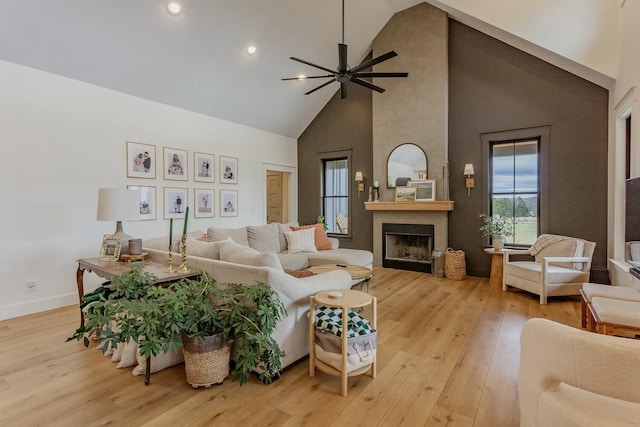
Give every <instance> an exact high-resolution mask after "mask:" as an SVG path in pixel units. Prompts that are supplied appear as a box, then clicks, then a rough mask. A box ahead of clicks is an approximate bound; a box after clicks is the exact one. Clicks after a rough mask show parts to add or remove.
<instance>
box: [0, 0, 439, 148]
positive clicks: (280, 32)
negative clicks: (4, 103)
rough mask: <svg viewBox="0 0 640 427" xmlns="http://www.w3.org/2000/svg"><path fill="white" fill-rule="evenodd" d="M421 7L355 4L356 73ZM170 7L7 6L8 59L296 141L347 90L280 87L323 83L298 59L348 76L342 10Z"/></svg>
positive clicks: (351, 10) (396, 1)
mask: <svg viewBox="0 0 640 427" xmlns="http://www.w3.org/2000/svg"><path fill="white" fill-rule="evenodd" d="M417 3H420V1H419V0H346V1H345V14H346V23H345V26H346V32H345V42H346V44H347V45H348V46H349V55H348V62H349V64H350V65H351V66H354V65H357V64H358V63H360V62H361V61H362V59H363V58H364V57H365V56H366V55H367V53H368V52H369V50H370V49H371V42H372V40H373V39H374V37H375V36H376V34H378V32H379V31H380V30H381V29H382V28H383V27H384V25H385V23H386V22H387V21H388V20H389V18H390V17H391V16H392V15H393V14H394V13H395V12H398V11H400V10H404V9H406V8H407V7H410V6H413V5H415V4H417ZM431 3H437V2H434V1H432V2H431ZM165 4H166V3H165V0H134V1H131V0H110V1H100V0H64V1H56V2H53V1H50V0H4V1H3V2H2V8H3V9H2V13H0V60H5V61H10V62H15V63H18V64H22V65H25V66H28V67H32V68H36V69H40V70H44V71H47V72H51V73H55V74H59V75H62V76H66V77H69V78H72V79H76V80H80V81H84V82H88V83H91V84H95V85H98V86H102V87H106V88H109V89H113V90H116V91H120V92H123V93H127V94H131V95H134V96H138V97H141V98H145V99H149V100H153V101H157V102H161V103H164V104H169V105H173V106H176V107H180V108H183V109H186V110H190V111H194V112H198V113H201V114H205V115H209V116H213V117H217V118H220V119H224V120H228V121H232V122H236V123H240V124H243V125H247V126H251V127H254V128H258V129H262V130H266V131H270V132H274V133H277V134H281V135H285V136H289V137H293V138H297V137H298V136H299V135H300V134H301V133H302V131H303V130H304V129H305V128H306V126H307V125H308V124H309V123H310V122H311V120H312V119H313V118H314V117H315V116H316V115H317V113H318V112H319V111H320V110H321V109H322V107H323V106H324V105H325V104H326V102H327V101H328V100H329V99H330V98H331V96H332V95H333V94H334V93H335V91H336V90H337V89H338V85H337V84H332V85H329V86H327V87H326V88H324V89H321V90H319V91H318V92H315V93H313V94H311V95H307V96H305V95H303V94H304V92H306V91H308V90H310V89H312V88H313V87H315V86H317V85H318V80H315V81H314V80H310V81H303V82H299V81H288V82H283V81H281V80H280V79H281V78H282V77H293V76H297V75H299V74H306V75H311V74H317V71H318V70H315V69H313V68H311V67H308V66H305V65H304V64H301V63H298V62H294V61H291V60H290V59H289V57H290V56H296V57H299V58H302V59H305V60H308V61H310V62H314V63H316V64H321V65H324V66H326V67H329V68H334V67H335V66H336V65H337V61H338V57H337V55H338V54H337V44H338V43H339V42H341V38H342V33H341V24H342V22H341V7H342V3H341V1H340V0H322V1H318V0H278V1H274V0H182V5H183V8H184V9H183V13H181V14H180V15H177V16H172V15H170V14H169V13H167V10H166V7H165ZM249 45H255V46H256V47H257V52H256V53H255V54H254V55H249V54H247V53H246V50H245V49H246V47H247V46H249ZM394 49H395V50H396V51H397V52H398V54H400V55H402V46H397V47H394ZM380 53H383V52H378V53H377V54H380Z"/></svg>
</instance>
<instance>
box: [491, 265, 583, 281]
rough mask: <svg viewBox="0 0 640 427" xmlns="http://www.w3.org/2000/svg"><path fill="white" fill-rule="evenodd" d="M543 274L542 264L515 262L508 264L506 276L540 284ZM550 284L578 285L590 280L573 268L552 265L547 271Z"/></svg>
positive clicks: (505, 269)
mask: <svg viewBox="0 0 640 427" xmlns="http://www.w3.org/2000/svg"><path fill="white" fill-rule="evenodd" d="M541 272H542V264H541V263H539V262H534V261H515V262H511V263H509V264H506V265H505V267H504V274H507V275H510V276H513V277H518V278H520V279H524V280H528V281H530V282H538V281H539V280H540V273H541ZM547 275H548V276H549V283H563V282H566V283H570V282H574V283H578V282H586V281H588V280H589V273H588V272H587V273H584V272H582V271H577V270H574V269H573V268H566V267H560V266H558V265H554V264H551V265H549V268H548V269H547Z"/></svg>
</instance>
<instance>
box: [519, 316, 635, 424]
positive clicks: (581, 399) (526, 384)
mask: <svg viewBox="0 0 640 427" xmlns="http://www.w3.org/2000/svg"><path fill="white" fill-rule="evenodd" d="M638 366H640V342H639V341H637V340H631V339H627V338H619V337H612V336H607V335H599V334H594V333H592V332H587V331H584V330H581V329H576V328H572V327H570V326H566V325H562V324H560V323H556V322H552V321H550V320H547V319H530V320H528V321H527V323H525V325H524V328H523V329H522V334H521V336H520V371H519V375H518V398H519V401H520V426H521V427H538V426H540V427H542V426H544V427H577V426H582V427H584V426H594V427H595V426H616V427H624V426H638V425H640V369H638Z"/></svg>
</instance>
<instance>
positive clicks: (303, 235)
mask: <svg viewBox="0 0 640 427" xmlns="http://www.w3.org/2000/svg"><path fill="white" fill-rule="evenodd" d="M284 235H285V236H287V246H288V249H287V250H288V252H289V253H290V254H297V253H301V252H317V249H316V240H315V230H314V229H313V228H305V229H304V230H298V231H289V232H286V233H284Z"/></svg>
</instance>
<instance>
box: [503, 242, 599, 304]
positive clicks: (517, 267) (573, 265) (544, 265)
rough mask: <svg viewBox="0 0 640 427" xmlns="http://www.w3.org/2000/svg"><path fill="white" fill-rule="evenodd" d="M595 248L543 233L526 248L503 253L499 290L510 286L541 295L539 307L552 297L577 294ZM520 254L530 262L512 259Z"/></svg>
mask: <svg viewBox="0 0 640 427" xmlns="http://www.w3.org/2000/svg"><path fill="white" fill-rule="evenodd" d="M595 248H596V244H595V243H594V242H589V241H586V240H583V239H578V238H575V237H566V236H558V235H554V234H542V235H540V237H538V240H536V241H535V242H534V244H533V245H532V246H531V247H530V248H529V249H526V250H505V251H504V256H503V263H504V264H503V277H502V290H503V291H506V290H507V289H508V288H509V286H512V287H514V288H519V289H523V290H525V291H527V292H531V293H534V294H536V295H540V304H546V303H547V297H551V296H560V295H580V289H581V288H582V284H583V283H584V282H588V281H589V274H590V270H591V258H592V257H593V251H594V250H595ZM523 255H526V256H528V257H527V258H529V260H516V259H515V258H518V257H516V256H519V257H520V258H521V257H522V256H523Z"/></svg>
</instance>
